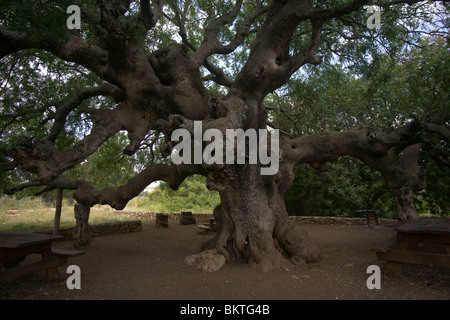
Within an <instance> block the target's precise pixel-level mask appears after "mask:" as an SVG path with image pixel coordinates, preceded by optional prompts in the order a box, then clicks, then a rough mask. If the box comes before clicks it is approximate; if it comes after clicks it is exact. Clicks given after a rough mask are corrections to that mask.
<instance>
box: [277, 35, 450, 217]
mask: <svg viewBox="0 0 450 320" xmlns="http://www.w3.org/2000/svg"><path fill="white" fill-rule="evenodd" d="M403 48H404V52H403V54H402V55H398V56H388V55H381V56H379V57H378V58H377V59H375V60H373V61H372V63H371V64H368V65H366V66H365V68H364V69H363V70H362V71H361V72H358V73H356V72H355V71H349V70H346V68H345V67H343V66H342V65H340V64H329V65H321V66H320V67H316V68H314V69H312V70H311V71H310V72H309V73H308V74H305V75H304V76H303V77H302V78H300V79H294V80H291V81H290V83H289V85H288V89H287V90H286V91H285V92H286V93H284V92H283V91H282V92H281V94H280V95H278V96H275V97H274V105H275V106H280V108H279V111H278V113H277V114H276V115H275V117H276V120H274V122H276V123H277V124H278V127H279V128H280V129H282V130H285V131H286V132H289V134H291V135H292V136H295V137H298V136H301V135H305V134H312V133H317V132H320V131H322V130H347V129H350V128H353V127H355V126H359V125H371V126H377V127H383V128H389V129H393V128H395V127H397V126H398V125H404V124H406V123H407V122H408V121H410V120H411V119H414V120H416V121H424V120H425V119H426V118H427V117H430V116H432V115H433V114H435V113H436V112H438V111H439V110H442V109H444V108H445V106H446V104H448V99H449V85H448V81H447V71H448V70H449V69H450V68H449V67H450V66H449V65H448V63H449V61H450V57H449V51H448V49H447V48H446V44H445V42H443V41H442V38H439V37H438V38H432V37H430V38H428V39H426V40H420V41H419V42H418V43H417V45H416V46H414V47H409V48H408V45H407V44H406V43H405V44H404V45H403ZM425 61H426V63H425ZM433 146H438V148H439V150H435V151H432V150H431V149H433V148H434V147H433ZM425 147H426V148H427V149H426V150H425V149H424V148H423V147H422V149H423V150H422V151H421V153H420V154H417V156H418V158H417V159H416V160H415V161H416V162H418V165H419V167H420V168H421V169H422V170H421V171H422V172H423V173H424V175H425V176H424V180H425V181H430V182H431V183H429V184H428V187H427V188H425V181H423V183H422V184H421V185H419V186H417V187H419V188H417V190H415V191H416V194H415V198H418V199H419V202H421V207H422V208H423V209H425V210H431V211H432V212H433V213H439V214H445V213H447V212H448V203H449V202H448V193H449V189H448V183H446V182H444V181H445V179H446V177H448V176H449V175H448V167H447V166H445V165H443V163H442V161H440V160H438V159H440V158H445V154H448V149H446V148H447V147H446V145H445V144H444V145H443V144H441V143H437V144H436V142H435V143H434V144H433V143H432V142H431V141H429V145H426V146H425ZM430 147H431V149H430ZM435 152H437V153H435ZM432 154H435V155H436V156H437V157H438V159H437V162H430V161H425V159H424V157H430V156H431V155H432ZM438 154H439V155H438ZM428 160H430V158H428ZM436 163H441V165H439V167H438V166H436ZM328 169H329V170H328V172H329V174H325V175H324V176H321V175H320V174H319V173H317V172H313V171H312V168H307V167H298V168H297V173H296V177H297V178H296V179H295V182H294V186H295V185H297V186H296V187H294V188H291V189H290V190H289V191H288V193H287V195H286V200H287V205H288V207H289V210H288V211H291V212H292V213H293V214H311V211H313V212H316V213H317V212H319V213H322V214H330V213H342V212H347V213H349V212H350V213H351V212H352V211H354V210H357V208H361V207H380V208H382V209H383V211H384V212H389V211H391V212H392V211H394V212H396V211H397V208H396V207H395V205H394V206H393V205H392V203H391V202H392V201H390V198H389V197H388V196H387V195H386V194H384V193H385V192H389V190H388V189H387V188H386V187H384V186H383V182H382V179H383V177H382V175H380V174H379V173H377V172H376V171H375V170H371V169H367V168H364V164H363V163H361V162H359V161H355V159H352V158H342V159H340V161H338V162H336V163H333V164H330V165H329V167H328ZM436 176H441V179H440V182H438V181H436V179H435V178H436ZM337 179H338V180H337ZM436 184H437V185H439V188H438V189H437V188H434V186H435V185H436ZM307 185H309V188H307ZM425 190H426V192H424V191H425ZM419 192H420V193H419ZM437 199H439V204H437V202H436V200H437ZM302 202H303V204H304V207H303V208H302V207H301V203H302ZM425 203H429V204H430V205H429V206H428V207H423V206H424V205H425ZM296 204H297V205H300V207H299V208H298V209H297V210H296V208H295V205H296ZM425 206H426V205H425Z"/></svg>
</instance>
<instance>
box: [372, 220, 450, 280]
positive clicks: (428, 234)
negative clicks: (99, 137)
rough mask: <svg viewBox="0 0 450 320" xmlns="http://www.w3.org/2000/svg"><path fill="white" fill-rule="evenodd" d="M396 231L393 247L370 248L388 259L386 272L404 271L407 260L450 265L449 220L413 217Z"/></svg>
mask: <svg viewBox="0 0 450 320" xmlns="http://www.w3.org/2000/svg"><path fill="white" fill-rule="evenodd" d="M395 230H396V231H397V237H396V241H395V244H393V246H392V247H387V248H372V249H371V250H370V251H371V252H375V253H376V255H377V257H378V259H380V260H385V261H387V264H386V274H393V275H399V274H401V271H402V264H404V263H406V264H417V265H424V266H431V267H440V268H450V219H443V218H440V219H414V220H411V221H409V222H408V223H406V224H404V225H402V226H400V227H398V228H396V229H395Z"/></svg>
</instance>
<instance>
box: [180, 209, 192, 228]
mask: <svg viewBox="0 0 450 320" xmlns="http://www.w3.org/2000/svg"><path fill="white" fill-rule="evenodd" d="M195 223H196V222H195V218H194V216H193V215H192V212H190V211H181V216H180V224H183V225H189V224H195Z"/></svg>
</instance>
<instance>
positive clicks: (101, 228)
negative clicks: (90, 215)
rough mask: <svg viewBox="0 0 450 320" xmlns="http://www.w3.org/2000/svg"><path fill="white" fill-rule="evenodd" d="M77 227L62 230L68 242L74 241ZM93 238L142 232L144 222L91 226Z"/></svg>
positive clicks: (48, 231)
mask: <svg viewBox="0 0 450 320" xmlns="http://www.w3.org/2000/svg"><path fill="white" fill-rule="evenodd" d="M74 229H75V227H71V228H61V229H60V233H61V235H62V236H64V237H65V238H66V240H73V231H74ZM90 230H91V237H93V238H95V237H101V236H106V235H110V234H117V233H127V232H135V231H142V222H141V221H140V220H130V221H115V222H107V223H99V224H92V225H90ZM37 232H38V233H46V234H53V230H41V231H37Z"/></svg>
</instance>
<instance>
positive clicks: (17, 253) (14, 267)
mask: <svg viewBox="0 0 450 320" xmlns="http://www.w3.org/2000/svg"><path fill="white" fill-rule="evenodd" d="M62 239H64V237H63V236H57V235H48V234H41V233H29V232H1V233H0V282H10V281H13V280H15V279H18V278H20V277H22V276H24V275H26V274H29V273H32V272H34V271H37V270H43V269H45V270H46V271H47V277H48V279H49V280H56V279H58V278H59V273H58V267H59V266H63V265H65V264H66V261H67V258H69V257H74V256H78V255H81V254H84V251H66V250H57V249H52V243H53V242H54V241H58V240H62ZM30 254H39V255H40V256H41V257H42V260H39V261H36V262H32V263H28V264H23V263H22V262H23V261H25V259H26V257H27V256H28V255H30Z"/></svg>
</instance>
